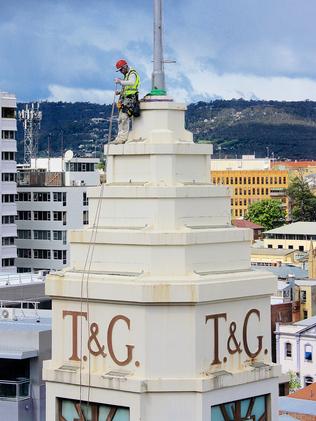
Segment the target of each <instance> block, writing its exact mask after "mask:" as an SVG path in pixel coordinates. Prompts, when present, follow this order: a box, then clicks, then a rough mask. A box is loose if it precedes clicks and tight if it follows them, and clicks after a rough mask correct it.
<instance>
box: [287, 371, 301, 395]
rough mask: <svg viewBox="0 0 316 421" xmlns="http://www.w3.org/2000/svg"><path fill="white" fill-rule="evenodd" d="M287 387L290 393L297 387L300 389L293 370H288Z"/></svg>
mask: <svg viewBox="0 0 316 421" xmlns="http://www.w3.org/2000/svg"><path fill="white" fill-rule="evenodd" d="M288 375H289V389H290V393H293V392H296V390H297V389H300V387H301V383H300V381H299V378H298V377H297V374H296V373H295V372H294V371H289V372H288Z"/></svg>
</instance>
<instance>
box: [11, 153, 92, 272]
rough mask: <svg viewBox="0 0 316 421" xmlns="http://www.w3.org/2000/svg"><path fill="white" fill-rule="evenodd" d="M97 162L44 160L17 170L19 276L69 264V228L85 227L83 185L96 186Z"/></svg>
mask: <svg viewBox="0 0 316 421" xmlns="http://www.w3.org/2000/svg"><path fill="white" fill-rule="evenodd" d="M98 162H99V160H98V159H96V158H72V159H70V160H68V161H65V159H64V158H50V159H48V158H45V159H44V158H43V159H37V160H32V161H31V167H30V168H27V169H25V168H24V169H23V168H22V169H20V170H19V171H18V193H17V241H16V244H17V259H16V266H17V270H18V272H39V271H44V272H49V271H52V270H55V271H56V270H60V269H62V268H64V267H66V266H67V265H68V264H69V261H70V260H69V235H68V234H69V230H72V229H79V228H83V227H84V226H85V225H87V224H88V221H89V216H88V197H87V187H88V186H96V185H98V184H99V183H100V181H99V180H100V177H99V173H98V172H97V171H96V164H97V163H98Z"/></svg>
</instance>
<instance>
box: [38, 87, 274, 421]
mask: <svg viewBox="0 0 316 421" xmlns="http://www.w3.org/2000/svg"><path fill="white" fill-rule="evenodd" d="M161 86H162V85H159V86H157V88H159V87H161ZM185 110H186V107H185V105H184V104H179V103H175V102H173V101H172V100H171V99H170V98H168V97H167V96H155V95H153V96H147V97H146V99H145V100H144V101H143V102H142V103H141V111H142V113H141V117H139V118H137V119H135V121H134V125H133V131H132V132H131V133H130V136H129V138H130V140H131V141H130V142H129V143H127V144H124V145H109V147H108V148H109V149H108V151H109V152H108V169H107V182H106V184H104V185H103V186H101V187H100V188H92V189H90V193H89V195H90V199H89V205H90V225H89V228H88V229H87V230H78V231H73V232H72V236H71V265H70V267H69V268H68V269H67V270H66V271H64V272H63V273H61V274H58V275H56V276H50V277H49V278H48V280H47V283H46V292H47V294H48V295H50V296H52V298H53V348H52V359H51V361H48V362H46V364H45V367H44V376H45V378H46V380H47V421H53V420H54V421H55V420H56V419H59V420H63V421H65V420H66V421H70V420H71V421H73V419H82V420H94V421H97V420H100V419H102V420H103V419H106V420H107V421H110V420H113V421H122V420H126V421H127V420H130V421H161V420H164V421H171V420H172V421H227V420H243V419H245V420H247V419H251V420H255V421H258V420H261V421H263V420H266V421H267V420H275V419H277V402H276V399H277V393H278V390H277V389H278V373H279V370H278V367H277V366H274V365H273V364H272V363H271V344H270V338H271V332H270V295H271V294H272V292H274V289H275V288H276V279H275V278H274V277H273V276H272V275H271V274H270V273H263V272H252V271H251V267H250V243H251V234H250V232H249V231H248V230H242V229H236V228H234V227H232V225H231V220H230V191H229V189H228V188H227V187H225V186H215V185H212V184H210V181H209V180H210V153H211V147H210V146H209V145H198V144H194V143H193V139H192V134H191V133H190V132H188V131H187V130H185V128H184V115H185ZM58 417H59V418H58Z"/></svg>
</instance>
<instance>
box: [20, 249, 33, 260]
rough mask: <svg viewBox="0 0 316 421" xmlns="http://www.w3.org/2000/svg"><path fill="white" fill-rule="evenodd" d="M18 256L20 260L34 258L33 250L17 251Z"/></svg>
mask: <svg viewBox="0 0 316 421" xmlns="http://www.w3.org/2000/svg"><path fill="white" fill-rule="evenodd" d="M16 253H17V256H18V257H19V258H20V259H30V258H31V257H32V250H31V249H20V248H18V249H17V250H16Z"/></svg>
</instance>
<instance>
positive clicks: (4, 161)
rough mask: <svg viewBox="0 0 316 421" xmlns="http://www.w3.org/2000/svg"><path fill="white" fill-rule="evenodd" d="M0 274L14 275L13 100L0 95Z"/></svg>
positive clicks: (3, 94) (14, 113)
mask: <svg viewBox="0 0 316 421" xmlns="http://www.w3.org/2000/svg"><path fill="white" fill-rule="evenodd" d="M0 108H1V111H0V134H1V143H0V145H1V146H0V147H1V160H0V172H1V180H0V192H1V203H0V206H1V225H0V226H1V256H0V259H1V269H0V270H1V271H2V272H16V266H15V257H16V246H15V237H16V223H15V217H16V204H15V195H16V160H15V154H16V140H15V138H16V130H17V128H16V97H15V95H12V94H8V93H5V92H0Z"/></svg>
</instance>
